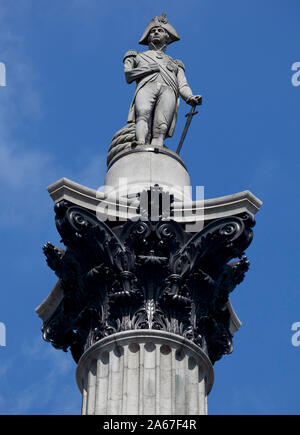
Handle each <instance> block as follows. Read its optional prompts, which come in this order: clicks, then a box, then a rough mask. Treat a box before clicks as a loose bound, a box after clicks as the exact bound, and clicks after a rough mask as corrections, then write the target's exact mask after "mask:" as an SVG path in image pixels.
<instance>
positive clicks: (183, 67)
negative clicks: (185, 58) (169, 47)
mask: <svg viewBox="0 0 300 435" xmlns="http://www.w3.org/2000/svg"><path fill="white" fill-rule="evenodd" d="M175 62H176V63H177V65H178V66H180V67H181V68H182V69H183V71H185V66H184V63H183V62H181V60H179V59H176V60H175Z"/></svg>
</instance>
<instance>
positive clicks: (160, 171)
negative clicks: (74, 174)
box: [105, 146, 191, 200]
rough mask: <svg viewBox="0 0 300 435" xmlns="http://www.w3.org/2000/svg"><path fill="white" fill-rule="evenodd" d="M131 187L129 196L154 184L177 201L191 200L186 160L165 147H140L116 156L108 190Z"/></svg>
mask: <svg viewBox="0 0 300 435" xmlns="http://www.w3.org/2000/svg"><path fill="white" fill-rule="evenodd" d="M124 184H126V186H127V187H128V191H129V195H130V194H131V195H133V194H136V193H140V192H142V191H143V190H147V189H149V188H150V187H151V186H153V185H154V184H158V185H159V186H160V187H161V188H163V189H164V190H166V191H169V192H170V193H172V194H173V195H174V197H175V199H177V200H183V199H185V200H187V199H189V200H191V191H190V184H191V182H190V177H189V174H188V172H187V169H186V166H185V163H184V161H183V160H182V159H181V157H179V155H178V154H176V153H174V151H172V150H169V149H168V148H166V147H157V148H154V147H151V146H143V147H139V148H138V147H137V148H135V149H134V150H129V151H128V150H127V151H123V152H121V153H119V154H117V156H115V157H114V158H113V159H112V160H111V162H110V164H109V167H108V170H107V173H106V177H105V188H106V191H107V193H108V194H109V193H110V191H111V190H114V191H118V190H120V189H124Z"/></svg>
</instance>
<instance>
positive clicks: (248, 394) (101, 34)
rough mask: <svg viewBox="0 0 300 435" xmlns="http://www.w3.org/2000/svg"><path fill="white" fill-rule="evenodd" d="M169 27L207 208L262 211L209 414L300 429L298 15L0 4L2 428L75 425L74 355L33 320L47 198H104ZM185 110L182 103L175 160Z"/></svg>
mask: <svg viewBox="0 0 300 435" xmlns="http://www.w3.org/2000/svg"><path fill="white" fill-rule="evenodd" d="M163 11H165V12H167V17H168V18H169V20H170V22H171V23H172V24H173V25H174V26H175V28H176V30H177V31H178V33H179V35H180V36H181V41H179V42H177V43H174V44H172V45H171V46H170V47H169V50H168V54H170V55H171V56H172V57H174V58H176V59H181V60H182V61H183V62H184V63H185V65H186V75H187V78H188V81H189V83H190V85H191V87H192V89H193V91H194V93H200V94H202V95H203V106H202V107H201V108H200V110H199V111H200V113H199V114H198V115H197V116H196V117H195V119H194V120H193V123H192V126H191V129H190V131H189V133H188V137H187V139H186V142H185V144H184V147H183V150H182V157H183V158H184V160H185V162H186V164H187V166H188V169H189V172H190V176H191V180H192V184H193V185H204V186H205V197H206V198H213V197H217V196H223V195H229V194H232V193H236V192H239V191H243V190H246V189H249V190H251V191H252V193H253V194H255V195H256V196H258V197H259V198H260V199H261V200H262V201H263V203H264V204H263V207H262V208H261V211H260V212H259V213H258V214H257V216H256V217H257V225H256V227H255V238H254V241H253V244H252V245H251V247H250V248H249V249H248V251H247V253H248V257H249V260H250V262H251V269H250V271H249V272H248V274H247V277H246V280H245V281H244V283H242V284H241V285H240V286H239V287H237V289H236V290H235V292H234V293H233V294H232V298H231V300H232V303H233V306H234V308H235V310H236V312H237V314H238V316H239V318H240V319H241V321H242V323H243V326H242V328H241V329H240V330H239V331H238V332H237V334H236V336H235V339H234V345H235V349H234V352H233V354H232V355H230V356H225V357H224V358H223V359H222V360H221V361H219V362H217V363H216V365H215V385H214V387H213V390H212V392H211V394H210V396H209V401H208V405H209V413H210V414H278V413H280V414H298V413H299V411H300V405H299V397H298V396H299V389H300V371H299V363H300V347H293V346H292V343H291V338H292V334H293V332H292V331H291V325H292V324H293V323H294V322H298V321H300V308H299V307H300V303H299V302H300V297H299V293H300V292H299V290H300V288H299V275H300V272H299V242H300V240H299V227H298V216H299V212H300V207H299V194H298V190H299V179H300V175H299V169H300V165H299V157H300V151H299V145H300V140H299V138H300V134H299V129H300V123H299V114H300V104H299V102H300V86H299V87H295V86H293V85H292V82H291V78H292V74H293V72H292V70H291V67H292V64H293V63H294V62H300V50H299V26H300V3H299V1H298V0H285V1H284V0H227V1H226V2H225V1H223V0H186V1H185V2H184V3H183V2H182V1H178V0H172V1H165V0H161V1H157V0H152V1H151V2H146V1H144V0H139V1H136V0H127V1H126V2H124V1H120V0H115V1H106V0H64V1H60V0H0V62H4V63H5V65H6V74H7V86H6V87H0V193H1V210H0V223H1V225H0V229H1V245H2V250H1V271H2V273H1V292H0V322H3V323H4V324H5V326H6V333H7V336H6V344H7V345H6V347H0V413H1V414H78V413H80V404H81V398H80V393H79V391H78V389H77V386H76V383H75V368H76V367H75V363H74V362H73V361H72V358H71V355H70V354H65V353H63V352H62V351H56V350H55V349H53V348H52V347H51V345H50V344H48V343H45V342H43V340H42V338H41V334H40V327H41V321H40V319H39V318H38V317H37V315H36V314H35V312H34V309H35V308H36V306H38V305H39V304H40V302H41V301H42V300H43V299H44V298H45V297H46V296H47V295H48V293H49V292H50V290H51V289H52V287H53V286H54V284H55V282H56V278H55V276H54V274H53V273H52V271H51V270H50V269H48V268H47V266H46V263H45V260H44V258H43V255H42V250H41V247H42V245H43V244H44V243H45V242H47V241H48V240H49V241H51V242H52V243H54V244H59V236H58V234H57V233H56V229H55V225H54V213H53V204H52V200H51V199H50V197H49V196H48V193H47V191H46V186H48V185H49V184H51V183H52V182H54V181H56V180H57V179H59V178H61V177H63V176H64V177H67V178H70V179H72V180H73V181H76V182H78V183H81V184H85V185H87V186H89V187H92V188H97V187H98V186H100V185H102V184H103V180H104V176H105V171H106V164H105V160H106V153H107V149H108V147H109V143H110V140H111V138H112V136H113V134H114V133H115V132H116V131H117V130H118V129H120V128H121V127H122V126H123V125H125V122H126V117H127V113H128V108H129V104H130V101H131V98H132V95H133V92H134V85H131V86H129V85H127V84H126V82H125V79H124V75H123V70H122V57H123V55H124V53H125V52H126V51H127V50H128V49H131V48H132V49H139V46H138V44H137V41H138V40H139V38H140V36H141V34H142V32H143V30H144V28H145V26H146V25H147V24H148V22H149V20H150V19H151V18H152V17H153V16H155V15H159V14H161V12H163ZM188 110H189V109H188V107H187V106H186V105H185V104H184V103H182V104H181V106H180V110H179V120H178V124H177V128H176V131H175V135H174V137H173V138H172V139H169V140H168V142H167V145H168V146H169V147H170V148H172V149H176V146H177V144H178V141H179V137H180V133H181V131H182V128H183V123H184V114H185V113H186V112H187V111H188Z"/></svg>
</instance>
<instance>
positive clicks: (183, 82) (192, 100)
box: [176, 60, 202, 106]
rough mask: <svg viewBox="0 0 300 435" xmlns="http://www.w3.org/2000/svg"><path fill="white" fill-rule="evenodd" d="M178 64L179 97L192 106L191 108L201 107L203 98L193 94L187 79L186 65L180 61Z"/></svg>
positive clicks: (177, 61)
mask: <svg viewBox="0 0 300 435" xmlns="http://www.w3.org/2000/svg"><path fill="white" fill-rule="evenodd" d="M176 63H177V65H178V73H177V80H178V88H179V95H180V96H181V98H182V99H183V100H184V101H185V102H186V103H187V104H190V105H191V106H194V105H195V106H200V105H201V104H202V96H201V95H194V94H193V92H192V90H191V88H190V87H189V84H188V82H187V79H186V77H185V68H184V64H183V63H182V62H181V61H180V60H176Z"/></svg>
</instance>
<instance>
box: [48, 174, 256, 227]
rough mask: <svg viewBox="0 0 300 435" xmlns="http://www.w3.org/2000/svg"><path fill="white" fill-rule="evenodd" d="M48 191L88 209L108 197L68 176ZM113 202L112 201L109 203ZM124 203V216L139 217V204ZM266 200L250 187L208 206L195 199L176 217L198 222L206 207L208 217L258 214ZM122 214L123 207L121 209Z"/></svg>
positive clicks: (57, 199)
mask: <svg viewBox="0 0 300 435" xmlns="http://www.w3.org/2000/svg"><path fill="white" fill-rule="evenodd" d="M47 190H48V192H49V194H50V196H51V198H52V200H53V201H54V203H58V202H60V201H62V200H66V201H69V202H71V203H73V204H75V205H79V206H81V207H85V208H86V209H88V210H90V211H92V212H96V208H97V206H98V205H99V203H100V202H102V201H105V200H106V195H105V193H104V192H101V191H97V190H95V189H91V188H89V187H86V186H83V185H81V184H78V183H75V182H74V181H71V180H69V179H68V178H61V179H59V180H58V181H56V182H55V183H53V184H51V185H50V186H48V187H47ZM108 203H109V202H108ZM122 205H123V206H124V216H127V214H126V213H128V215H129V216H130V214H131V213H130V212H132V215H133V216H134V215H135V216H136V213H135V210H136V207H134V206H132V205H131V204H130V203H128V202H125V201H124V203H123V204H121V207H120V210H121V208H122ZM261 205H262V202H261V201H260V200H259V199H258V198H257V197H256V196H255V195H253V193H251V192H250V191H249V190H244V191H242V192H238V193H234V194H232V195H226V196H221V197H217V198H210V199H205V200H204V206H203V202H202V201H198V202H197V201H193V202H190V203H186V202H185V204H184V206H185V216H183V217H178V218H177V217H176V219H174V220H176V221H177V222H181V223H189V222H193V221H195V218H194V215H195V214H196V216H197V219H196V220H197V221H198V220H202V219H203V217H202V216H201V212H199V213H197V210H198V211H199V210H202V215H203V209H204V219H205V220H206V221H207V220H211V219H219V218H223V217H227V216H232V215H236V214H240V213H250V214H251V215H252V216H254V215H255V214H256V213H257V212H258V211H259V209H260V207H261ZM181 208H182V203H176V202H175V203H174V210H176V211H177V212H178V211H179V210H180V209H181ZM120 216H121V217H122V210H121V211H120Z"/></svg>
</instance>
